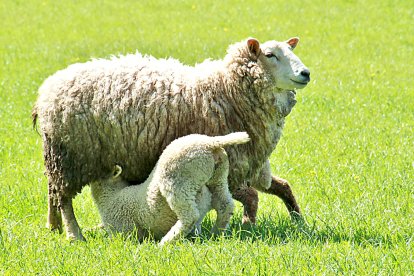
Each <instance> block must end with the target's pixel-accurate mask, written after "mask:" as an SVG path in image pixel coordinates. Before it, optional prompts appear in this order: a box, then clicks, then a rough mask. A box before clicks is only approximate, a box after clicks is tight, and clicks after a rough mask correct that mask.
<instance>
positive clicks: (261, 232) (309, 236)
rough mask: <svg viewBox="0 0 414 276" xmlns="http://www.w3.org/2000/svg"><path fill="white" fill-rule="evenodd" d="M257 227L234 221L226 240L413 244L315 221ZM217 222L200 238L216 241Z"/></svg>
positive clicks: (266, 221) (207, 223) (262, 222)
mask: <svg viewBox="0 0 414 276" xmlns="http://www.w3.org/2000/svg"><path fill="white" fill-rule="evenodd" d="M257 221H258V223H257V224H256V225H248V226H245V225H242V222H241V219H237V218H234V219H233V220H232V222H231V224H230V227H229V230H228V232H227V234H226V238H229V239H239V240H242V241H248V242H256V241H261V242H264V243H267V244H274V245H276V244H279V245H280V244H287V243H289V242H299V243H304V244H312V245H317V244H324V243H342V242H348V243H351V244H355V245H358V246H385V247H392V246H394V245H395V244H397V243H398V244H401V243H410V242H411V241H412V240H413V239H414V234H413V235H392V236H391V235H389V234H383V233H379V232H376V231H372V230H369V229H366V228H363V227H361V228H357V229H352V230H350V229H347V228H343V227H340V226H338V227H331V226H330V225H328V224H326V223H325V222H323V221H322V220H318V219H313V221H312V222H311V223H309V222H307V221H306V220H305V219H303V218H299V219H298V218H297V219H295V220H292V219H290V218H289V217H277V218H273V217H267V218H266V217H261V218H258V220H257ZM213 224H214V221H212V220H211V219H209V218H207V219H205V220H204V221H203V225H202V226H203V233H202V235H201V237H200V238H202V239H214V237H213V236H212V235H211V234H210V232H209V229H211V227H212V226H213Z"/></svg>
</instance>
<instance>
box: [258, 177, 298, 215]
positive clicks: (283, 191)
mask: <svg viewBox="0 0 414 276" xmlns="http://www.w3.org/2000/svg"><path fill="white" fill-rule="evenodd" d="M265 192H266V193H269V194H273V195H276V196H278V197H279V198H281V199H282V200H283V202H284V203H285V205H286V208H287V209H288V211H289V213H290V215H291V217H292V218H298V217H300V215H301V212H300V208H299V205H298V203H297V202H296V199H295V196H294V195H293V192H292V189H291V188H290V186H289V183H288V181H286V180H285V179H282V178H280V177H277V176H272V183H271V185H270V188H269V189H267V190H266V191H265Z"/></svg>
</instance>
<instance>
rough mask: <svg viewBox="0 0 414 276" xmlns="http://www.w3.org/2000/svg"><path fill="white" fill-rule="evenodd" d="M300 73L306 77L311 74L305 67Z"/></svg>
mask: <svg viewBox="0 0 414 276" xmlns="http://www.w3.org/2000/svg"><path fill="white" fill-rule="evenodd" d="M300 74H301V75H302V76H304V77H306V78H309V76H310V71H309V69H303V70H302V72H300Z"/></svg>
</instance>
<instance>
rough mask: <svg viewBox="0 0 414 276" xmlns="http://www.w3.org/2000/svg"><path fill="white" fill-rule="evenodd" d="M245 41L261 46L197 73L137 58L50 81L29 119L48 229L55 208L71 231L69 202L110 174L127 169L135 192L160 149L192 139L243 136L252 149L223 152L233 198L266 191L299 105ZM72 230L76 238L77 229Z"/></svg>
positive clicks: (81, 67) (236, 49) (72, 70)
mask: <svg viewBox="0 0 414 276" xmlns="http://www.w3.org/2000/svg"><path fill="white" fill-rule="evenodd" d="M251 41H253V42H257V41H256V40H248V41H242V42H240V43H236V44H234V45H232V46H230V47H229V50H228V53H227V55H226V57H225V58H224V59H223V60H218V61H205V62H203V63H202V64H198V65H196V66H194V67H190V66H186V65H183V64H181V63H180V62H179V61H177V60H174V59H166V60H165V59H155V58H153V57H148V56H141V55H140V54H138V53H137V54H135V55H127V56H122V57H119V58H112V59H111V60H93V61H90V62H87V63H83V64H74V65H71V66H69V67H68V68H67V69H64V70H61V71H58V72H57V73H55V74H54V75H52V76H51V77H49V78H48V79H46V81H45V82H44V83H43V85H42V86H41V87H40V89H39V93H40V95H39V98H38V100H37V102H36V105H35V108H34V111H33V118H34V121H36V118H38V119H39V125H40V132H41V134H42V137H43V144H44V159H45V165H46V174H47V176H48V179H49V219H50V212H51V209H50V205H51V204H52V205H55V206H61V210H62V214H63V215H64V213H65V204H67V206H68V211H67V213H70V216H68V217H67V219H65V216H64V219H65V223H66V222H67V221H72V220H75V222H76V219H75V218H74V214H73V210H72V205H71V199H72V198H73V197H74V196H75V195H76V194H77V193H79V192H80V191H81V189H82V187H83V186H85V185H87V184H89V183H91V182H93V181H96V180H98V179H104V178H106V177H108V175H110V172H111V170H112V168H113V166H114V165H115V164H119V165H120V166H121V167H122V168H123V170H124V171H123V177H124V179H125V180H127V181H129V182H138V183H140V182H142V181H144V180H145V179H146V178H147V177H148V175H149V173H150V172H151V170H152V168H153V167H154V165H155V163H156V161H157V160H158V158H159V156H160V155H161V152H162V150H163V149H164V148H165V147H166V145H168V144H169V143H170V142H171V141H173V140H174V139H176V138H178V137H181V136H185V135H188V134H192V133H200V134H206V135H210V136H216V135H224V134H228V133H231V132H237V131H246V132H247V133H248V134H249V135H250V138H251V139H252V143H249V144H245V145H241V146H239V147H237V149H236V148H235V147H232V146H231V147H229V148H227V149H226V150H227V152H228V155H229V162H230V172H229V187H230V190H231V191H232V193H233V192H234V191H236V190H239V188H240V187H247V186H250V185H252V186H254V187H257V188H259V189H261V190H266V189H267V188H269V185H270V181H271V173H270V166H269V163H268V160H267V159H268V157H269V156H270V154H271V153H272V151H273V150H274V148H275V146H276V144H277V142H278V141H279V139H280V136H281V133H282V129H283V126H284V120H285V119H284V118H285V116H286V115H287V114H289V112H290V110H291V108H292V107H293V105H294V104H295V102H296V101H295V99H294V97H295V94H294V92H293V91H289V90H284V89H293V88H294V87H296V86H294V85H293V86H290V85H289V86H288V87H289V88H278V87H282V85H279V84H278V83H281V82H280V81H279V80H278V79H277V77H278V75H281V76H282V75H283V76H284V77H286V76H287V75H286V76H285V74H284V73H283V72H282V73H281V72H279V71H277V70H275V68H276V69H278V68H279V67H278V66H276V64H275V61H272V58H271V56H269V57H270V58H269V60H268V58H267V55H266V56H265V55H264V54H265V53H262V52H261V50H260V48H259V43H258V42H257V44H255V43H253V44H249V43H250V42H251ZM292 41H293V42H294V43H297V39H294V40H292ZM266 43H270V44H272V45H279V44H280V45H281V44H282V43H280V42H276V41H270V42H266ZM266 43H265V44H266ZM277 43H279V44H277ZM288 44H292V43H290V40H289V42H288ZM288 44H286V43H284V44H283V47H284V50H285V52H286V53H285V57H286V59H290V60H291V61H292V60H293V62H291V64H294V65H297V64H299V65H301V66H302V67H303V64H301V62H300V60H299V59H298V58H297V57H296V56H294V55H293V54H292V53H290V52H291V51H290V50H289V49H288V47H290V46H289V45H288ZM252 45H253V47H252ZM292 45H293V44H292ZM294 46H295V45H294ZM294 46H292V48H294ZM268 48H269V47H268ZM269 49H270V48H269ZM272 49H276V48H272ZM265 50H266V49H265ZM279 50H280V49H279ZM266 51H267V50H266ZM282 54H283V53H282ZM288 63H289V61H288ZM280 65H282V64H280ZM280 67H281V66H280ZM288 69H289V70H291V71H292V68H290V67H289V68H288ZM272 70H273V71H274V72H276V73H274V72H272ZM306 70H307V69H306ZM292 72H293V71H292ZM292 72H290V73H291V74H293V73H292ZM294 73H295V74H298V72H294ZM275 76H276V77H275ZM288 77H289V76H288ZM299 77H300V76H299ZM308 79H309V77H307V80H306V83H307V81H309V80H308ZM287 81H288V82H292V80H291V79H287ZM295 83H296V84H299V86H300V88H301V87H304V86H305V85H306V83H299V82H295ZM284 87H287V86H284ZM287 188H289V187H288V186H287ZM290 193H291V192H290ZM276 194H277V193H276ZM291 197H292V198H293V194H292V195H291ZM284 200H285V199H284ZM293 201H294V198H293ZM294 203H295V204H296V202H294ZM244 204H246V203H245V202H244ZM62 206H63V209H62ZM56 216H57V215H56ZM52 219H53V220H54V218H53V216H52ZM57 224H59V223H58V222H57ZM73 228H77V229H78V228H79V227H78V226H77V223H76V225H75V224H74V225H73Z"/></svg>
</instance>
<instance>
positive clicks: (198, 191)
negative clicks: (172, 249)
mask: <svg viewBox="0 0 414 276" xmlns="http://www.w3.org/2000/svg"><path fill="white" fill-rule="evenodd" d="M248 141H249V136H248V135H247V133H246V132H238V133H231V134H228V135H225V136H215V137H210V136H207V135H200V134H190V135H187V136H184V137H181V138H178V139H176V140H174V141H173V142H172V143H171V144H169V145H168V146H167V147H166V148H165V150H164V151H163V152H162V154H161V156H160V158H159V160H158V162H157V164H156V165H155V167H154V169H153V170H152V172H151V174H150V176H149V177H148V178H147V180H145V182H144V183H142V184H139V185H131V186H129V183H128V182H126V181H124V180H123V179H122V173H121V170H119V166H118V165H116V169H117V170H115V172H116V174H115V177H109V178H107V179H104V180H103V181H98V182H92V183H91V193H92V197H93V199H94V201H95V203H96V205H97V206H98V210H99V214H100V215H101V218H102V222H103V225H104V227H105V228H106V229H107V230H109V231H110V232H131V231H132V230H136V231H137V233H138V238H139V239H140V240H142V239H144V238H146V237H149V236H153V237H154V238H156V239H161V243H160V244H165V243H168V242H172V241H175V240H177V239H178V238H179V237H181V236H186V235H187V234H189V233H190V232H191V230H192V229H193V228H194V226H196V227H197V230H198V232H200V231H201V226H200V223H201V221H202V219H203V218H204V216H205V215H206V213H207V212H208V211H210V210H211V209H212V208H213V209H215V210H216V212H217V219H216V223H215V226H214V227H213V233H216V234H218V233H220V232H221V231H222V230H224V229H226V227H227V225H228V223H229V221H230V218H231V216H232V214H233V209H234V204H233V200H232V197H231V194H230V191H229V188H228V183H227V181H228V180H227V178H228V173H229V162H228V158H227V154H226V152H225V150H224V149H223V147H224V146H228V145H237V144H243V143H247V142H248Z"/></svg>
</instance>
